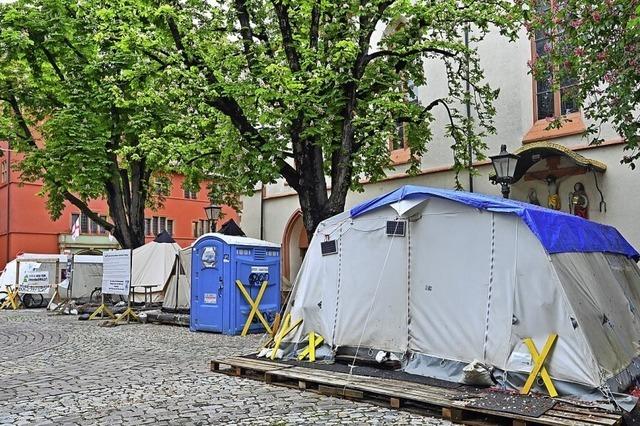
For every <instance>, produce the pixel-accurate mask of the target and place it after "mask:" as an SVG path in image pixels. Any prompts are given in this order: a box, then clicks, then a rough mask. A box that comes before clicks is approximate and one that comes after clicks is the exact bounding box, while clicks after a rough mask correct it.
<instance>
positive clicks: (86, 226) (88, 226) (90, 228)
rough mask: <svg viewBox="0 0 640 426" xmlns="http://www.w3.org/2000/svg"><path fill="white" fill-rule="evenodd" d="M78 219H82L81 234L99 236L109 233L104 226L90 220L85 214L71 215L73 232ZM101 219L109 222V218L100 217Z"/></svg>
mask: <svg viewBox="0 0 640 426" xmlns="http://www.w3.org/2000/svg"><path fill="white" fill-rule="evenodd" d="M78 218H79V219H80V233H81V234H89V235H92V234H93V235H99V234H106V233H107V231H106V230H105V229H104V228H103V227H102V226H100V225H98V224H97V223H96V222H94V221H93V220H91V219H89V216H87V215H86V214H84V213H71V229H72V230H73V227H74V225H75V223H76V221H77V220H78ZM100 218H101V219H102V220H105V221H106V220H107V216H104V215H100Z"/></svg>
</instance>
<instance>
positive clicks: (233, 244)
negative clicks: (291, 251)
mask: <svg viewBox="0 0 640 426" xmlns="http://www.w3.org/2000/svg"><path fill="white" fill-rule="evenodd" d="M192 247H193V250H192V252H191V318H190V329H191V331H213V332H217V333H223V334H240V333H241V332H242V329H243V327H244V325H245V322H246V321H247V317H248V316H249V313H250V312H251V305H249V303H248V302H247V300H246V299H245V297H244V296H243V295H242V293H241V292H240V289H239V288H238V286H237V284H236V280H240V282H242V285H243V286H244V288H245V289H246V291H247V293H248V294H249V295H250V296H251V298H252V299H253V300H256V297H257V296H258V292H259V291H260V286H261V285H262V282H263V281H267V282H268V284H267V288H266V290H265V292H264V295H263V296H262V299H261V300H260V304H259V309H260V312H262V315H263V316H264V317H265V319H266V320H267V322H269V323H270V324H271V323H272V322H273V319H274V318H275V315H276V313H278V312H279V311H280V246H279V245H278V244H273V243H270V242H267V241H262V240H257V239H254V238H247V237H237V236H231V235H223V234H218V233H212V234H205V235H203V236H201V237H200V238H198V239H197V240H196V242H195V243H193V246H192ZM249 331H250V332H261V331H264V327H263V326H262V324H261V323H260V321H259V320H258V317H257V315H256V316H254V318H253V321H252V324H251V327H250V328H249Z"/></svg>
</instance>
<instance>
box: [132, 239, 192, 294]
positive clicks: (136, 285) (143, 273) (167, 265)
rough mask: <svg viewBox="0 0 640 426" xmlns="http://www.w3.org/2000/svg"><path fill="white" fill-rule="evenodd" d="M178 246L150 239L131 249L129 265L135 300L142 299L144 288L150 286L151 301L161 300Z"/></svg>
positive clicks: (178, 249)
mask: <svg viewBox="0 0 640 426" xmlns="http://www.w3.org/2000/svg"><path fill="white" fill-rule="evenodd" d="M179 252H180V246H179V245H178V244H176V243H158V242H155V241H152V242H150V243H147V244H145V245H143V246H142V247H138V248H137V249H135V250H133V255H132V256H133V258H132V261H131V263H132V266H131V285H132V286H133V292H134V298H135V301H136V302H143V301H144V289H143V287H142V286H153V287H152V288H150V291H151V293H152V302H162V301H163V298H164V290H165V286H166V285H167V283H168V281H169V277H170V276H171V271H172V270H173V266H174V263H175V260H176V259H175V258H176V254H178V253H179Z"/></svg>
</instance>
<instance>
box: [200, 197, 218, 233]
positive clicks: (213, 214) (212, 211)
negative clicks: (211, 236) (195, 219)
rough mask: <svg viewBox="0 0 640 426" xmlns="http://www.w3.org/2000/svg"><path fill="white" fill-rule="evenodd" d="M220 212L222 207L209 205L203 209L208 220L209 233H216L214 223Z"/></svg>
mask: <svg viewBox="0 0 640 426" xmlns="http://www.w3.org/2000/svg"><path fill="white" fill-rule="evenodd" d="M221 211H222V207H220V206H218V205H216V204H211V205H210V206H207V207H205V208H204V212H205V213H206V214H207V219H209V232H215V231H216V221H217V220H218V218H219V217H220V212H221Z"/></svg>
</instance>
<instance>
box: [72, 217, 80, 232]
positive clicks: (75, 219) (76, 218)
mask: <svg viewBox="0 0 640 426" xmlns="http://www.w3.org/2000/svg"><path fill="white" fill-rule="evenodd" d="M78 218H80V213H71V230H72V231H73V227H74V226H76V222H77V221H78Z"/></svg>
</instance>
